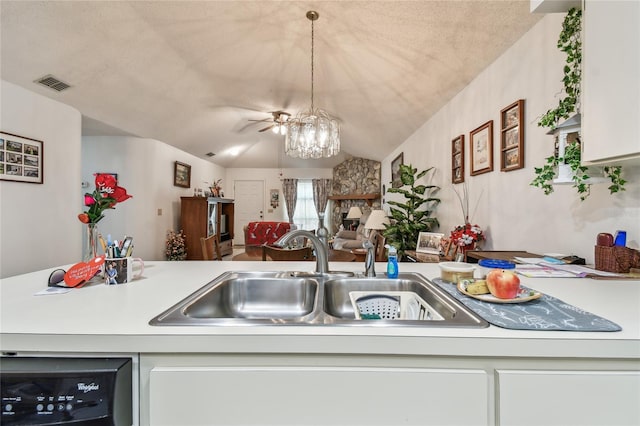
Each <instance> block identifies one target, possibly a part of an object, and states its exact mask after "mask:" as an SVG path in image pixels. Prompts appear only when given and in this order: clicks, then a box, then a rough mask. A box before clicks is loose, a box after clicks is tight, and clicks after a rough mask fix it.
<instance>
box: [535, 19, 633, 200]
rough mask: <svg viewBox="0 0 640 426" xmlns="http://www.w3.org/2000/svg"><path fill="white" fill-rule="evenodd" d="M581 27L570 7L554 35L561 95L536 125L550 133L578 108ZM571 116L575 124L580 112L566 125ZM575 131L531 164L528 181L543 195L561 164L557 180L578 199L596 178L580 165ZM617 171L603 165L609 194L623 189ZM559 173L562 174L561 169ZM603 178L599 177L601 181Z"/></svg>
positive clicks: (618, 167) (549, 192)
mask: <svg viewBox="0 0 640 426" xmlns="http://www.w3.org/2000/svg"><path fill="white" fill-rule="evenodd" d="M581 28H582V11H581V10H579V9H575V8H572V9H570V10H569V12H568V13H567V16H566V17H565V19H564V22H563V24H562V31H561V32H560V36H559V38H558V48H559V49H560V50H561V51H562V52H565V53H566V55H567V59H566V64H565V66H564V77H563V79H562V82H563V85H564V90H563V93H564V96H563V97H562V98H561V99H560V100H559V101H558V106H557V107H556V108H553V109H550V110H548V111H547V112H546V113H545V114H544V115H543V116H542V118H540V120H539V121H538V126H541V127H548V128H551V129H552V131H551V132H550V133H553V134H555V136H556V138H558V137H559V135H558V133H560V128H561V126H558V122H559V121H560V120H563V119H567V118H569V116H570V114H571V113H574V112H577V111H578V110H579V102H580V84H581V81H582V38H581V34H580V33H581ZM571 120H574V121H577V124H578V125H579V123H580V114H576V115H575V116H574V117H572V118H571V119H570V120H567V122H566V123H569V125H571V124H574V123H570V121H571ZM564 124H565V123H563V125H564ZM576 134H577V135H578V136H577V137H575V138H573V139H572V140H571V141H567V140H564V139H563V140H560V141H559V142H558V145H559V146H558V147H557V149H556V152H555V153H554V155H552V156H550V157H547V158H546V159H545V164H544V165H543V166H542V167H535V168H534V170H535V174H536V177H535V179H534V180H533V181H532V182H531V185H532V186H536V187H538V188H541V189H542V190H543V191H544V193H545V194H546V195H548V194H551V193H552V192H553V186H552V183H554V178H555V177H556V175H557V173H558V170H559V169H563V168H564V169H565V170H566V171H567V176H568V179H564V178H565V176H560V179H559V180H560V181H561V182H560V183H565V181H566V182H569V183H573V186H574V187H575V188H576V189H577V191H578V194H580V200H582V201H584V200H585V199H586V198H587V197H588V196H589V189H590V185H591V184H592V183H596V182H597V181H598V180H597V179H594V178H593V177H592V176H591V174H592V171H591V170H590V169H589V168H588V167H586V166H584V165H582V162H581V156H582V150H581V147H580V137H579V132H577V133H576ZM561 139H562V138H561ZM621 172H622V168H621V167H620V166H604V167H603V168H602V173H603V174H604V177H605V178H606V179H608V180H609V181H610V182H611V185H610V186H609V188H608V189H609V192H610V193H612V194H613V193H615V192H620V191H624V190H625V188H624V184H625V183H626V181H625V180H624V179H622V177H621ZM560 174H561V175H562V174H564V173H562V170H561V173H560ZM604 180H605V179H602V181H604ZM556 183H558V179H556Z"/></svg>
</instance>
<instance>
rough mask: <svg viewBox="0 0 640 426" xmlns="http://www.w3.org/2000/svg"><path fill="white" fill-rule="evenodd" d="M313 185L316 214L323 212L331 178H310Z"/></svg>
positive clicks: (327, 199)
mask: <svg viewBox="0 0 640 426" xmlns="http://www.w3.org/2000/svg"><path fill="white" fill-rule="evenodd" d="M311 183H312V185H313V204H315V206H316V212H318V215H319V214H320V213H324V211H325V209H326V208H327V201H329V193H330V192H331V179H312V180H311Z"/></svg>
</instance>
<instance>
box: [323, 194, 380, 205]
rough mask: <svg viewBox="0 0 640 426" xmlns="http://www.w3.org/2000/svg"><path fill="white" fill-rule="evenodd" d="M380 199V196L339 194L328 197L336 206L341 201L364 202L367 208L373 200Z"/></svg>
mask: <svg viewBox="0 0 640 426" xmlns="http://www.w3.org/2000/svg"><path fill="white" fill-rule="evenodd" d="M378 198H380V194H340V195H330V196H329V199H330V200H333V201H335V202H336V203H337V204H338V206H340V203H341V202H342V201H343V200H365V201H366V202H367V204H368V205H369V207H371V205H372V204H373V200H377V199H378Z"/></svg>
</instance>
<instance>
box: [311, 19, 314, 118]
mask: <svg viewBox="0 0 640 426" xmlns="http://www.w3.org/2000/svg"><path fill="white" fill-rule="evenodd" d="M313 40H314V35H313V20H311V111H313V71H314V67H313V51H314V43H313Z"/></svg>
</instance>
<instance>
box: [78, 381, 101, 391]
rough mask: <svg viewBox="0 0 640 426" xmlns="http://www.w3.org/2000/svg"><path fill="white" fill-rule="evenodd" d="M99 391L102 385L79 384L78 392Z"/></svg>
mask: <svg viewBox="0 0 640 426" xmlns="http://www.w3.org/2000/svg"><path fill="white" fill-rule="evenodd" d="M98 389H100V385H96V384H95V383H89V384H86V383H78V390H79V391H81V392H83V393H87V392H91V391H97V390H98Z"/></svg>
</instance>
